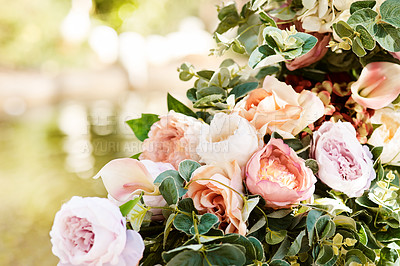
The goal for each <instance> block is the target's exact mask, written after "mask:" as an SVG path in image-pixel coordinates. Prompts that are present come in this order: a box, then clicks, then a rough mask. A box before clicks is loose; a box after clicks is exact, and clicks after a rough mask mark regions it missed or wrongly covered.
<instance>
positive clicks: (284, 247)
mask: <svg viewBox="0 0 400 266" xmlns="http://www.w3.org/2000/svg"><path fill="white" fill-rule="evenodd" d="M289 247H290V240H289V239H288V237H286V238H285V240H283V242H282V244H281V245H280V246H279V248H278V250H277V251H276V252H275V254H274V256H273V257H272V259H271V260H272V261H273V260H280V259H283V258H284V257H285V256H286V254H287V253H288V251H289Z"/></svg>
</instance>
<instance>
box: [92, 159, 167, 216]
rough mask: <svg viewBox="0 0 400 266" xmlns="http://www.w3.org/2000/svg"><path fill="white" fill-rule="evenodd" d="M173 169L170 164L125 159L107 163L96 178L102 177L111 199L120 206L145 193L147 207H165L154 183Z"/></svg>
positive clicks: (144, 198)
mask: <svg viewBox="0 0 400 266" xmlns="http://www.w3.org/2000/svg"><path fill="white" fill-rule="evenodd" d="M173 169H174V167H173V166H172V165H171V164H169V163H155V162H152V161H150V160H141V161H138V160H135V159H130V158H123V159H115V160H112V161H111V162H109V163H107V164H106V165H105V166H104V167H103V168H102V169H101V170H100V171H99V172H98V173H97V175H96V176H94V178H99V177H101V179H102V180H103V183H104V186H105V187H106V189H107V192H108V194H109V197H110V198H111V199H113V200H115V201H116V202H117V204H118V205H122V204H123V203H125V202H127V201H129V200H131V199H132V198H133V197H134V196H137V195H139V194H140V193H141V192H142V191H143V192H144V196H143V200H144V202H145V204H146V205H147V206H150V207H155V206H164V205H165V204H166V202H165V201H164V198H163V197H162V196H161V195H160V193H159V191H158V187H157V186H156V185H154V184H153V181H154V180H155V179H156V178H157V176H158V175H159V174H161V173H162V172H164V171H166V170H173ZM152 212H153V214H155V215H158V214H161V211H159V212H158V213H157V210H156V212H154V211H153V210H152Z"/></svg>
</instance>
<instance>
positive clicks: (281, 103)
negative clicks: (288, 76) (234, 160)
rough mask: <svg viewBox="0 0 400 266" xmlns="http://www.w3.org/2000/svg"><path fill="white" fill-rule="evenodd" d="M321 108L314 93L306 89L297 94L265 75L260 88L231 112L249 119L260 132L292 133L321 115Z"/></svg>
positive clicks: (295, 133)
mask: <svg viewBox="0 0 400 266" xmlns="http://www.w3.org/2000/svg"><path fill="white" fill-rule="evenodd" d="M324 109H325V108H324V104H323V103H322V101H321V100H320V99H319V98H318V97H317V96H316V95H315V94H314V93H312V92H310V91H307V90H303V91H302V92H301V93H296V92H295V91H294V89H293V88H292V86H290V85H287V84H285V83H284V82H280V81H279V80H277V79H276V78H274V77H271V76H267V77H265V80H264V84H263V88H260V89H256V90H254V91H252V92H251V93H250V94H249V95H248V96H247V97H245V98H244V99H243V100H241V101H240V102H238V103H237V105H236V106H235V108H234V112H235V113H238V114H239V115H240V116H242V117H244V118H246V119H247V120H248V121H250V123H251V124H252V125H253V126H254V127H255V128H256V129H257V130H258V131H259V132H260V134H261V135H265V134H266V133H269V134H270V133H272V132H274V131H278V132H279V133H282V134H281V135H286V136H292V135H293V136H294V135H297V134H298V133H299V132H300V131H302V130H303V129H304V128H305V127H306V126H307V125H309V124H311V123H313V122H315V121H316V120H318V119H319V118H320V117H322V116H323V115H324ZM285 133H286V134H285Z"/></svg>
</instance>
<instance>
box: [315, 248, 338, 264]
mask: <svg viewBox="0 0 400 266" xmlns="http://www.w3.org/2000/svg"><path fill="white" fill-rule="evenodd" d="M333 257H334V253H333V248H332V247H331V246H328V245H323V246H322V248H321V249H320V250H319V253H318V257H317V259H316V260H315V262H316V263H317V265H326V264H327V263H328V262H329V261H330V260H331V259H332V258H333Z"/></svg>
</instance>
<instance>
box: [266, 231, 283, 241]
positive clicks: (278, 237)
mask: <svg viewBox="0 0 400 266" xmlns="http://www.w3.org/2000/svg"><path fill="white" fill-rule="evenodd" d="M286 235H287V231H286V230H280V231H272V230H268V231H267V235H266V236H265V241H266V242H267V243H268V244H270V245H276V244H279V243H281V242H282V241H283V240H284V239H285V237H286Z"/></svg>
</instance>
